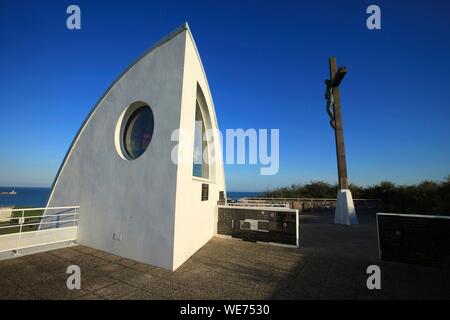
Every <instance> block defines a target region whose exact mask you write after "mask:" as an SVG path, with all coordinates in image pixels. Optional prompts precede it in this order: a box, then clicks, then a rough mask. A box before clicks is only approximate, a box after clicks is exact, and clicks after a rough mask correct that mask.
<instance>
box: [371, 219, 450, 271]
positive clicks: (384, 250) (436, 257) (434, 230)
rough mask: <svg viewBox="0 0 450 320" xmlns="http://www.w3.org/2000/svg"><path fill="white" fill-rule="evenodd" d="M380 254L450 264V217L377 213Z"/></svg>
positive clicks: (393, 257) (414, 260) (390, 258)
mask: <svg viewBox="0 0 450 320" xmlns="http://www.w3.org/2000/svg"><path fill="white" fill-rule="evenodd" d="M377 224H378V242H379V250H380V257H381V259H383V260H391V261H398V262H406V263H415V264H423V265H433V266H441V267H447V268H448V267H450V217H446V216H424V215H408V214H385V213H378V214H377Z"/></svg>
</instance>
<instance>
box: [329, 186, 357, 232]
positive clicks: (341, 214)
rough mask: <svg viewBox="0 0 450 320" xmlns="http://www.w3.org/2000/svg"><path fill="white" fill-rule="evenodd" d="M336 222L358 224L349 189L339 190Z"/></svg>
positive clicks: (335, 215) (335, 214) (335, 213)
mask: <svg viewBox="0 0 450 320" xmlns="http://www.w3.org/2000/svg"><path fill="white" fill-rule="evenodd" d="M334 223H335V224H344V225H348V226H349V225H352V224H358V218H357V217H356V211H355V206H354V204H353V198H352V193H351V192H350V190H349V189H342V190H339V191H338V193H337V197H336V211H335V212H334Z"/></svg>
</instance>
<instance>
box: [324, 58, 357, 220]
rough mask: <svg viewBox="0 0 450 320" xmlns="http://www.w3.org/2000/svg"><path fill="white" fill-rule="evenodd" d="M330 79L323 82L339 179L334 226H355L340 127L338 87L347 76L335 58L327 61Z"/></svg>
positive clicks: (342, 131) (353, 207) (340, 114)
mask: <svg viewBox="0 0 450 320" xmlns="http://www.w3.org/2000/svg"><path fill="white" fill-rule="evenodd" d="M329 64H330V79H327V80H325V84H326V91H325V98H326V99H327V113H328V115H329V116H330V125H331V127H332V128H333V129H334V135H335V140H336V157H337V167H338V177H339V190H338V194H337V197H336V211H335V214H334V223H336V224H346V225H351V224H357V223H358V219H357V217H356V211H355V206H354V204H353V198H352V194H351V192H350V189H349V188H348V181H347V162H346V160H345V146H344V130H343V126H342V113H341V99H340V94H339V85H340V84H341V81H342V79H344V76H345V75H346V74H347V69H346V68H345V67H339V68H337V67H336V58H335V57H331V58H330V59H329Z"/></svg>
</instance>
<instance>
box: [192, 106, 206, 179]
mask: <svg viewBox="0 0 450 320" xmlns="http://www.w3.org/2000/svg"><path fill="white" fill-rule="evenodd" d="M207 148H208V144H207V137H206V126H205V120H204V118H203V114H202V110H201V107H200V105H199V102H198V101H197V102H196V104H195V131H194V162H193V172H192V174H193V175H194V177H200V178H205V179H208V178H209V161H208V150H207Z"/></svg>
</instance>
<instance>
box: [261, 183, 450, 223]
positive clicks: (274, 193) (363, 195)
mask: <svg viewBox="0 0 450 320" xmlns="http://www.w3.org/2000/svg"><path fill="white" fill-rule="evenodd" d="M349 188H350V190H351V191H352V195H353V198H354V199H357V198H359V199H381V202H382V207H381V211H384V212H398V213H416V214H436V215H450V175H449V176H448V177H447V178H445V179H444V180H443V181H439V182H436V181H429V180H425V181H422V182H421V183H419V184H416V185H397V184H395V183H392V182H389V181H382V182H380V183H379V184H376V185H371V186H367V187H362V186H358V185H355V184H350V185H349ZM337 190H338V185H337V184H330V183H327V182H323V181H311V182H309V183H304V184H294V185H292V186H290V187H284V188H278V189H275V190H268V191H266V192H264V193H263V196H264V197H271V198H335V197H336V193H337Z"/></svg>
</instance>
